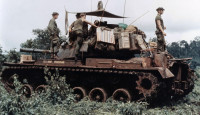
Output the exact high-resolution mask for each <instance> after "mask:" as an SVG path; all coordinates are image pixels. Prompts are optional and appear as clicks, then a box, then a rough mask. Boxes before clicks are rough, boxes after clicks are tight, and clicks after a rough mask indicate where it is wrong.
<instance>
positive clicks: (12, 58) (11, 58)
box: [5, 49, 20, 63]
mask: <svg viewBox="0 0 200 115" xmlns="http://www.w3.org/2000/svg"><path fill="white" fill-rule="evenodd" d="M5 57H6V61H7V62H13V63H17V62H19V61H20V53H19V52H17V51H16V50H15V49H12V50H10V51H8V52H7V54H6V55H5Z"/></svg>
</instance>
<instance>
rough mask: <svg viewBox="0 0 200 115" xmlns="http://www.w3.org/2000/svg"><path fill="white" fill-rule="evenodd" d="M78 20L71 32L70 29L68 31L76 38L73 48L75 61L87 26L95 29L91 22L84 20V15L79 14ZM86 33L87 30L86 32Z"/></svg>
mask: <svg viewBox="0 0 200 115" xmlns="http://www.w3.org/2000/svg"><path fill="white" fill-rule="evenodd" d="M80 17H81V18H79V19H77V20H76V21H75V22H74V27H73V31H72V30H71V29H69V32H74V35H75V37H76V39H75V41H74V48H75V60H77V58H78V54H79V50H80V46H81V44H82V42H83V38H84V37H85V36H84V35H85V33H84V32H85V31H86V28H88V24H90V25H91V26H94V27H96V28H97V26H96V25H94V24H92V23H91V22H89V21H87V20H86V14H84V13H81V14H80ZM87 31H88V30H87Z"/></svg>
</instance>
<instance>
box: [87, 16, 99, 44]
mask: <svg viewBox="0 0 200 115" xmlns="http://www.w3.org/2000/svg"><path fill="white" fill-rule="evenodd" d="M94 24H95V25H96V26H98V25H99V21H98V20H95V21H94ZM88 39H90V42H89V45H90V46H94V45H95V43H96V39H97V34H96V27H94V26H91V27H90V29H89V31H88Z"/></svg>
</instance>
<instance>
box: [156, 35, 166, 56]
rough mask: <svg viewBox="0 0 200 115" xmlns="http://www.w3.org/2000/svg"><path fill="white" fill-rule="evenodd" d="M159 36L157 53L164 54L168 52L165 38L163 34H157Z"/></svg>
mask: <svg viewBox="0 0 200 115" xmlns="http://www.w3.org/2000/svg"><path fill="white" fill-rule="evenodd" d="M156 35H157V51H158V52H164V51H165V50H166V42H165V37H164V35H163V34H162V33H156Z"/></svg>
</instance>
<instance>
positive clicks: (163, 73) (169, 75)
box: [158, 67, 174, 79]
mask: <svg viewBox="0 0 200 115" xmlns="http://www.w3.org/2000/svg"><path fill="white" fill-rule="evenodd" d="M158 72H159V73H160V75H161V76H162V78H163V79H166V78H172V77H174V74H173V73H172V72H171V71H170V70H169V69H168V68H164V67H158Z"/></svg>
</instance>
